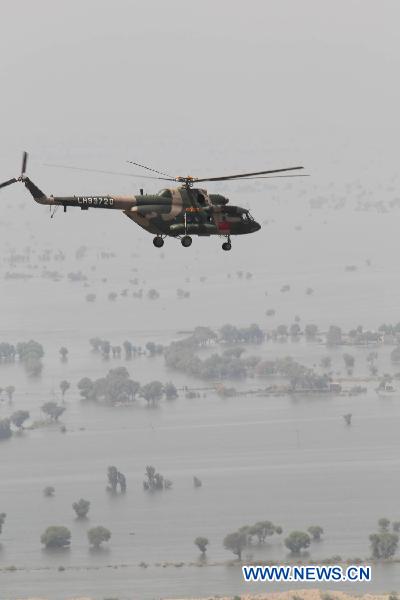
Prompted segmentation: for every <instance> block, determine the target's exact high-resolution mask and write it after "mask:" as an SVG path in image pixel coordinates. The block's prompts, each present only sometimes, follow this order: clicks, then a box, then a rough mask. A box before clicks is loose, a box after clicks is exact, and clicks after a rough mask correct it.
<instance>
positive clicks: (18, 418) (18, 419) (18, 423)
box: [10, 410, 29, 430]
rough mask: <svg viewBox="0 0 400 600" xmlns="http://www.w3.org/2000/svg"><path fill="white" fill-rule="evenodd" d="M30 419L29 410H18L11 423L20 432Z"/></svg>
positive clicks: (12, 416)
mask: <svg viewBox="0 0 400 600" xmlns="http://www.w3.org/2000/svg"><path fill="white" fill-rule="evenodd" d="M27 419H29V412H28V411H27V410H17V411H16V412H14V413H13V414H12V415H11V417H10V420H11V423H12V424H13V425H14V426H15V427H17V428H18V429H19V430H21V429H23V425H24V423H25V421H26V420H27Z"/></svg>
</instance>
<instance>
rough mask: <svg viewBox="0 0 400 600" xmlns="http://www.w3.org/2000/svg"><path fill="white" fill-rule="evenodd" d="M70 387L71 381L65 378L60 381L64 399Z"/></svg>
mask: <svg viewBox="0 0 400 600" xmlns="http://www.w3.org/2000/svg"><path fill="white" fill-rule="evenodd" d="M70 387H71V384H70V382H69V381H66V380H65V379H63V380H62V381H61V382H60V390H61V394H62V397H63V399H64V396H65V394H66V392H67V391H68V390H69V388H70Z"/></svg>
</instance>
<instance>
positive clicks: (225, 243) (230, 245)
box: [222, 236, 232, 250]
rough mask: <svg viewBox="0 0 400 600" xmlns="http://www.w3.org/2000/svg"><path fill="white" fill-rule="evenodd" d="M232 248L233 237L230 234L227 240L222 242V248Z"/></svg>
mask: <svg viewBox="0 0 400 600" xmlns="http://www.w3.org/2000/svg"><path fill="white" fill-rule="evenodd" d="M231 248H232V244H231V238H230V237H229V236H228V237H227V240H226V242H224V243H223V244H222V250H230V249H231Z"/></svg>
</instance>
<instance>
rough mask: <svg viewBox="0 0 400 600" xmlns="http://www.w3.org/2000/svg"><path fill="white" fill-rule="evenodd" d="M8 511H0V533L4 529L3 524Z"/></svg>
mask: <svg viewBox="0 0 400 600" xmlns="http://www.w3.org/2000/svg"><path fill="white" fill-rule="evenodd" d="M6 516H7V515H6V513H0V533H1V532H2V531H3V525H4V522H5V520H6Z"/></svg>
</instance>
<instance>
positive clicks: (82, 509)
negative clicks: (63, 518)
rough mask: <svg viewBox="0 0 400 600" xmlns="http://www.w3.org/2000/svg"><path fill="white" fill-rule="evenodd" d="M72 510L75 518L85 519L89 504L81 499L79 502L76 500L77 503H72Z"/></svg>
mask: <svg viewBox="0 0 400 600" xmlns="http://www.w3.org/2000/svg"><path fill="white" fill-rule="evenodd" d="M72 508H73V509H74V511H75V513H76V516H77V517H78V518H79V519H85V518H86V517H87V514H88V512H89V508H90V502H89V500H84V499H83V498H81V499H80V500H78V502H74V503H73V504H72Z"/></svg>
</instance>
